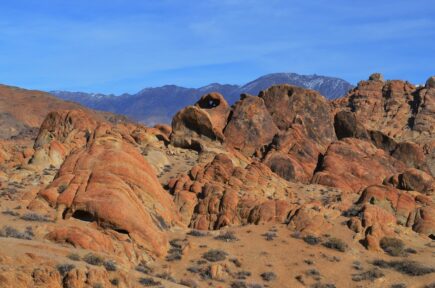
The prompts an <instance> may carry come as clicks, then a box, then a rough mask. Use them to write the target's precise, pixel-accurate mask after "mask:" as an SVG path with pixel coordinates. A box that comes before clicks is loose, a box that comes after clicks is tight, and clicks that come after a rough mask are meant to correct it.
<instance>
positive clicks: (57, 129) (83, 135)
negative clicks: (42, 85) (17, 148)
mask: <svg viewBox="0 0 435 288" xmlns="http://www.w3.org/2000/svg"><path fill="white" fill-rule="evenodd" d="M97 125H98V121H97V120H96V119H94V118H93V117H91V116H90V115H89V114H88V113H86V112H85V111H83V110H61V111H56V112H52V113H49V114H48V115H47V117H46V118H45V120H44V122H43V123H42V125H41V128H40V129H39V134H38V137H37V138H36V140H35V144H34V149H35V154H34V156H33V158H32V159H31V160H30V164H33V165H35V166H41V167H43V168H45V167H48V166H50V165H53V166H56V167H59V166H60V165H61V164H62V163H63V161H64V160H65V157H66V156H68V154H69V153H70V152H71V151H73V150H74V149H80V148H82V147H84V146H85V145H86V144H87V142H88V141H89V140H90V136H91V132H92V131H94V129H95V128H96V127H97Z"/></svg>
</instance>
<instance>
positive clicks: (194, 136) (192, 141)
mask: <svg viewBox="0 0 435 288" xmlns="http://www.w3.org/2000/svg"><path fill="white" fill-rule="evenodd" d="M229 113H230V108H229V106H228V103H227V101H226V100H225V99H224V97H223V96H222V95H221V94H219V93H210V94H207V95H204V96H202V97H201V99H199V101H198V102H197V103H196V104H195V105H194V106H188V107H186V108H184V109H182V110H180V111H179V112H178V113H177V114H176V115H175V116H174V118H173V119H172V134H171V143H172V144H173V145H175V146H178V147H182V148H192V149H195V150H201V149H204V145H205V143H207V142H210V141H217V142H223V141H224V135H223V129H224V127H225V125H226V123H227V118H228V115H229Z"/></svg>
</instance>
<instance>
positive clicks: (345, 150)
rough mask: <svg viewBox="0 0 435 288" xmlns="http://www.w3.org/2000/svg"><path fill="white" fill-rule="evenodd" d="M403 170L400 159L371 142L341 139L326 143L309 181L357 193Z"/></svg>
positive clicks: (403, 166)
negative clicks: (323, 152) (324, 151)
mask: <svg viewBox="0 0 435 288" xmlns="http://www.w3.org/2000/svg"><path fill="white" fill-rule="evenodd" d="M405 169H406V166H405V165H404V164H403V163H402V162H400V161H398V160H396V159H394V158H393V157H391V156H390V155H388V154H387V153H385V151H383V150H381V149H378V148H376V147H375V146H374V145H373V144H371V143H369V142H366V141H362V140H359V139H355V138H345V139H343V140H340V141H337V142H334V143H333V144H331V145H330V146H329V148H328V150H327V151H326V154H325V156H324V159H323V161H322V163H321V165H320V167H319V171H318V172H317V173H316V174H315V175H314V177H313V182H314V183H318V184H322V185H326V186H332V187H337V188H341V189H343V190H345V191H349V192H358V191H360V190H361V189H363V188H365V187H367V186H370V185H375V184H381V183H382V182H383V180H384V179H385V178H386V177H387V176H390V175H392V174H396V173H399V172H401V171H403V170H405Z"/></svg>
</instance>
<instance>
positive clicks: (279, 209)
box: [169, 154, 293, 230]
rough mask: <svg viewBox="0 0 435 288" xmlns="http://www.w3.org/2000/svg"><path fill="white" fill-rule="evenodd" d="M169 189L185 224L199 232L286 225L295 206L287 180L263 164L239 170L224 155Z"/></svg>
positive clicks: (191, 172)
mask: <svg viewBox="0 0 435 288" xmlns="http://www.w3.org/2000/svg"><path fill="white" fill-rule="evenodd" d="M169 186H170V189H171V190H172V192H173V193H174V195H175V202H176V204H177V206H178V209H179V211H180V213H181V214H182V215H183V219H184V221H185V223H187V224H189V226H190V227H192V228H196V229H203V230H204V229H205V230H207V229H219V228H221V227H224V226H229V225H239V224H247V223H255V224H258V223H263V222H271V221H272V222H284V221H285V220H286V219H287V217H288V214H289V212H290V210H291V209H292V207H293V205H291V204H290V203H289V201H288V200H289V199H291V197H292V190H291V189H290V188H289V185H288V183H287V182H286V181H284V180H282V179H280V178H279V177H276V176H274V175H273V173H272V172H271V171H270V170H269V169H268V168H267V167H266V166H264V165H263V164H260V163H253V164H251V165H248V167H246V168H245V169H243V168H241V167H236V166H234V164H233V163H232V161H231V159H230V158H228V156H226V155H224V154H219V155H217V156H216V157H215V158H214V160H213V161H212V162H210V163H208V164H206V165H205V166H203V167H201V166H195V167H194V168H193V169H192V170H191V171H190V174H189V176H187V175H185V176H181V177H179V178H177V179H173V181H171V183H170V184H169Z"/></svg>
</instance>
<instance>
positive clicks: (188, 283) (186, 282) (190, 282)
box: [179, 279, 198, 288]
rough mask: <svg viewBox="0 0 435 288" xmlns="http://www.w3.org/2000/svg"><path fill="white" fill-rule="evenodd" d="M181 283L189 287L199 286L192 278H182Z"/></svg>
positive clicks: (195, 287)
mask: <svg viewBox="0 0 435 288" xmlns="http://www.w3.org/2000/svg"><path fill="white" fill-rule="evenodd" d="M179 284H180V285H183V286H187V287H189V288H197V287H198V284H197V283H196V282H195V281H194V280H192V279H182V280H181V281H180V283H179Z"/></svg>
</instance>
